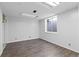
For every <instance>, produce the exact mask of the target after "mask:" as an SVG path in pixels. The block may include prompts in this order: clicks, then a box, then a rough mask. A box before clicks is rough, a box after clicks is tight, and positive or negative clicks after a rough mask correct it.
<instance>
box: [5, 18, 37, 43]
mask: <svg viewBox="0 0 79 59" xmlns="http://www.w3.org/2000/svg"><path fill="white" fill-rule="evenodd" d="M6 28H7V30H8V32H7V31H6V33H7V36H8V37H7V36H6V37H7V38H6V43H11V42H16V41H22V40H29V39H36V38H39V27H38V21H37V20H34V19H28V18H24V19H22V18H9V19H8V23H7V24H6ZM30 36H31V37H30Z"/></svg>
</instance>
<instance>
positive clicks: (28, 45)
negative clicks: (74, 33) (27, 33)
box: [1, 39, 79, 57]
mask: <svg viewBox="0 0 79 59" xmlns="http://www.w3.org/2000/svg"><path fill="white" fill-rule="evenodd" d="M78 55H79V54H78V53H76V52H73V51H71V50H68V49H65V48H62V47H60V46H57V45H55V44H52V43H49V42H47V41H44V40H42V39H33V40H27V41H21V42H15V43H9V44H7V46H6V48H5V49H4V51H3V53H2V55H1V57H77V56H78Z"/></svg>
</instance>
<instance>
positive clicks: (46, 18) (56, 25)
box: [45, 15, 58, 33]
mask: <svg viewBox="0 0 79 59" xmlns="http://www.w3.org/2000/svg"><path fill="white" fill-rule="evenodd" d="M53 17H56V18H57V15H56V16H51V17H48V18H46V19H45V32H46V33H58V30H57V32H53V31H52V32H50V31H48V30H47V20H48V19H51V18H53ZM57 20H58V18H57ZM56 27H57V24H56ZM57 28H58V27H57Z"/></svg>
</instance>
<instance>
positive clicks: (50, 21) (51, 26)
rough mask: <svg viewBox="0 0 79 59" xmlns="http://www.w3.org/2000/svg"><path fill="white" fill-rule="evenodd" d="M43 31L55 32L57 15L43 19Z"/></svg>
mask: <svg viewBox="0 0 79 59" xmlns="http://www.w3.org/2000/svg"><path fill="white" fill-rule="evenodd" d="M45 32H49V33H52V32H57V16H53V17H49V18H47V19H45Z"/></svg>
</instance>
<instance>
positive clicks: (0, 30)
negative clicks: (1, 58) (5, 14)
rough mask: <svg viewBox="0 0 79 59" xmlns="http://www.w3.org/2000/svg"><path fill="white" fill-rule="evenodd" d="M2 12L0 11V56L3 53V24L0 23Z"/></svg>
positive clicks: (0, 21)
mask: <svg viewBox="0 0 79 59" xmlns="http://www.w3.org/2000/svg"><path fill="white" fill-rule="evenodd" d="M2 20H3V19H2V12H1V10H0V55H1V54H2V52H3V44H4V24H3V23H2Z"/></svg>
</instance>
